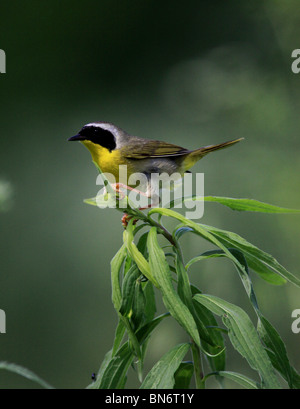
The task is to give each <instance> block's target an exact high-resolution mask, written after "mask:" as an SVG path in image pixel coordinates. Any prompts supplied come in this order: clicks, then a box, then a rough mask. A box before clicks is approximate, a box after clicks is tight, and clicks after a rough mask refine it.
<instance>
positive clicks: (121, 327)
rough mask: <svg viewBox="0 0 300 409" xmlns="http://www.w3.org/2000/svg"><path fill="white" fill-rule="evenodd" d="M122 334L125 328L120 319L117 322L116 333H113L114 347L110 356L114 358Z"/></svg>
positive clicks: (122, 336)
mask: <svg viewBox="0 0 300 409" xmlns="http://www.w3.org/2000/svg"><path fill="white" fill-rule="evenodd" d="M124 334H125V326H124V323H123V321H122V320H121V319H120V320H119V322H118V325H117V328H116V332H115V339H114V345H113V348H112V356H114V355H115V354H116V352H117V350H118V349H119V348H120V345H121V343H122V340H123V338H124Z"/></svg>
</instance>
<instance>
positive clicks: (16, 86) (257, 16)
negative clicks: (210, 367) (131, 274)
mask: <svg viewBox="0 0 300 409" xmlns="http://www.w3.org/2000/svg"><path fill="white" fill-rule="evenodd" d="M250 3H251V4H250ZM299 19H300V9H299V4H298V2H297V1H296V0H294V1H293V0H290V1H285V2H283V1H279V0H277V1H276V0H275V1H274V0H270V1H262V0H257V1H251V2H246V1H244V2H241V1H232V0H231V1H226V2H224V1H199V0H189V1H185V2H183V1H177V2H174V1H169V0H165V1H163V2H157V1H153V0H152V1H150V0H143V1H137V0H130V1H128V0H122V1H115V2H112V1H108V0H98V1H96V0H86V1H84V2H83V1H79V0H72V1H69V0H64V1H58V0H48V1H47V2H46V1H40V0H39V1H37V0H32V1H30V2H24V1H21V0H16V1H14V2H12V1H7V0H3V1H1V5H0V25H1V38H0V40H1V41H0V48H1V49H3V50H5V52H6V56H7V73H6V74H2V75H0V106H1V111H0V112H1V121H0V135H1V139H0V163H1V168H0V180H1V186H2V187H1V189H2V192H4V194H7V196H10V198H8V199H7V201H6V203H4V204H2V205H1V209H2V210H3V211H2V212H1V213H0V226H1V227H0V228H1V246H0V251H1V255H0V263H1V264H0V268H1V270H0V308H1V309H3V310H5V312H6V318H7V323H6V325H7V333H6V334H0V360H1V361H2V360H4V361H9V362H14V363H17V364H20V365H23V366H25V367H28V368H29V369H31V370H32V371H34V372H36V373H37V374H39V375H40V376H41V377H42V378H44V379H45V380H46V381H48V382H49V383H50V384H52V385H53V386H54V387H57V388H84V387H86V386H87V385H88V384H89V383H90V382H91V374H92V372H97V370H98V368H99V365H100V363H101V361H102V359H103V357H104V354H105V353H106V352H107V351H108V350H109V349H110V347H111V344H112V341H113V337H114V329H115V326H116V323H117V317H116V313H115V311H114V309H113V306H112V303H111V286H110V260H111V258H112V257H113V256H114V254H115V253H116V251H117V250H118V249H119V247H120V245H121V242H122V226H121V223H120V216H121V214H120V213H119V212H117V211H115V210H113V209H108V210H100V209H98V208H96V207H92V206H88V205H86V204H84V203H83V199H85V198H89V197H93V196H94V195H95V194H96V192H97V191H98V190H99V188H98V186H96V184H95V182H96V176H97V171H96V169H95V168H94V166H93V164H92V162H91V158H90V155H89V153H88V151H87V150H86V149H84V148H83V147H82V146H81V145H80V144H74V143H73V144H69V143H67V142H66V139H67V138H68V137H70V136H72V135H74V134H75V133H77V131H78V130H79V129H80V128H81V127H82V126H83V125H84V124H85V123H88V122H91V121H98V120H99V121H101V120H102V121H109V122H113V123H115V124H116V125H118V126H120V127H121V128H123V129H125V130H126V131H128V132H130V133H132V134H134V135H138V136H141V137H145V138H154V139H161V140H165V141H168V142H172V143H175V144H179V145H183V146H185V147H187V148H191V149H192V148H197V147H200V146H203V145H209V144H214V143H220V142H224V141H226V140H230V139H233V138H238V137H244V138H245V141H243V142H242V143H240V144H239V145H236V146H235V147H234V148H231V149H229V150H226V151H221V152H217V153H214V154H212V155H209V156H208V157H206V158H205V159H203V160H202V161H200V162H199V163H198V164H197V165H196V166H195V167H194V171H197V172H204V173H205V194H206V195H219V196H229V197H250V198H254V199H258V200H261V201H265V202H270V203H273V204H275V205H279V206H286V207H292V208H300V192H299V180H300V176H299V172H300V161H299V149H300V140H299V102H300V97H299V95H300V74H299V75H296V74H294V73H293V72H292V71H291V63H292V59H291V53H292V50H294V49H296V48H300V43H299V38H300V24H299ZM202 222H203V223H206V224H210V225H215V226H216V227H219V228H223V229H227V230H232V231H236V232H237V233H239V234H240V235H242V236H244V237H245V238H246V239H248V240H249V241H250V242H252V243H253V244H255V245H257V246H258V247H260V248H262V249H263V250H265V251H267V252H269V253H271V254H272V255H274V256H275V257H276V258H277V259H278V260H279V261H280V262H281V264H283V265H284V266H285V267H286V268H287V269H288V270H290V271H291V272H292V273H293V274H295V275H297V276H298V277H299V276H300V272H299V268H298V266H299V262H300V258H299V257H300V253H299V240H300V229H299V227H300V218H299V216H297V215H261V214H255V213H249V214H244V213H236V212H232V211H231V210H229V209H226V208H222V207H221V206H219V205H217V204H206V207H205V215H204V218H203V219H202ZM183 246H184V253H185V257H186V259H187V260H188V259H189V258H191V257H192V256H194V255H196V254H199V253H201V252H202V251H203V250H205V249H207V248H208V246H207V244H205V243H204V242H202V241H201V240H198V239H197V240H196V238H195V237H193V236H191V237H188V236H186V237H185V238H184V239H183ZM190 278H191V281H192V282H193V283H195V284H196V285H197V286H199V287H200V288H201V289H202V290H203V291H204V292H207V293H210V294H214V295H217V296H220V297H222V298H224V299H225V300H228V301H230V302H234V303H237V304H239V305H241V306H242V307H244V308H245V309H246V311H248V312H249V314H250V315H251V314H252V311H251V307H250V305H249V302H248V299H247V297H246V295H245V292H244V290H243V287H242V284H241V282H240V280H239V279H238V277H237V274H236V272H235V271H234V270H233V267H232V266H231V265H230V263H229V262H228V263H227V262H226V261H224V260H222V259H221V260H214V261H208V262H207V263H206V262H203V264H202V265H201V266H200V265H199V264H198V266H197V267H196V266H195V267H193V269H191V272H190ZM252 279H253V282H254V286H255V291H256V294H257V297H258V301H259V304H260V308H261V310H262V311H263V313H264V315H265V316H266V317H267V318H268V319H270V321H271V322H272V323H273V325H274V326H275V327H276V328H277V330H278V331H279V333H280V334H281V336H282V338H283V340H284V342H285V343H286V346H287V349H288V354H289V357H290V360H291V362H292V364H293V365H294V366H295V367H296V368H297V369H298V370H299V369H300V356H299V340H300V334H298V335H297V334H294V333H292V331H291V324H292V321H293V320H292V318H291V312H292V310H294V309H296V308H300V297H299V295H300V289H298V288H296V287H294V286H293V285H291V284H287V285H285V286H283V287H275V286H271V285H269V284H267V283H266V282H264V281H262V280H261V279H258V278H257V277H255V276H254V275H252ZM251 316H253V315H251ZM160 325H161V326H160V327H158V328H157V330H156V331H155V333H154V334H153V338H152V341H151V342H150V345H149V353H148V357H147V364H146V368H148V369H149V368H150V367H151V366H152V365H153V364H154V362H155V361H156V360H157V359H159V358H160V357H161V356H162V354H163V353H164V352H165V351H167V350H168V349H170V347H171V346H172V345H175V344H176V343H178V342H181V341H182V340H186V338H185V334H184V333H183V332H182V330H181V329H180V328H179V326H178V325H177V324H176V323H175V322H172V320H171V319H169V320H165V322H164V323H162V324H160ZM228 349H229V357H230V358H229V362H230V365H229V366H228V368H227V369H228V370H236V371H241V372H242V373H244V374H246V375H249V376H252V375H253V374H252V371H251V370H250V369H248V365H247V363H246V361H244V360H243V359H240V358H239V357H238V356H237V354H236V353H235V352H234V351H231V349H230V347H229V346H228ZM253 377H255V374H254V375H253ZM138 385H139V384H138V382H137V379H136V375H135V373H134V372H133V371H131V372H130V376H129V379H128V385H127V386H128V387H138ZM208 385H209V386H210V387H215V385H214V383H213V382H211V383H209V384H208ZM226 385H227V386H232V387H236V385H235V384H234V385H233V384H232V385H231V384H230V383H227V384H226ZM32 387H35V384H33V383H32V382H30V381H28V380H25V379H23V378H22V377H20V376H18V375H14V374H10V373H7V372H4V371H1V372H0V388H32Z"/></svg>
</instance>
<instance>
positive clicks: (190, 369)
mask: <svg viewBox="0 0 300 409" xmlns="http://www.w3.org/2000/svg"><path fill="white" fill-rule="evenodd" d="M193 374H194V365H193V363H192V362H181V364H180V365H179V368H178V369H177V371H176V372H175V373H174V378H175V385H174V389H189V387H190V383H191V379H192V376H193Z"/></svg>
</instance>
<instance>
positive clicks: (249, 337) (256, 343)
mask: <svg viewBox="0 0 300 409" xmlns="http://www.w3.org/2000/svg"><path fill="white" fill-rule="evenodd" d="M194 299H195V300H196V301H198V302H200V303H201V304H203V305H204V306H206V307H207V308H208V309H210V310H211V311H212V312H213V313H214V314H217V315H219V316H222V320H223V323H224V324H225V326H226V327H227V328H228V329H229V333H228V335H229V338H230V340H231V343H232V345H233V346H234V348H235V349H236V350H237V351H238V352H239V353H240V354H241V355H242V356H243V357H244V358H246V359H247V361H248V363H249V365H250V366H251V367H252V368H253V369H255V370H257V371H258V373H259V374H260V377H261V379H262V382H263V386H264V387H265V388H269V389H281V386H280V383H279V382H278V380H277V378H276V376H275V373H274V370H273V367H272V363H271V361H270V359H269V357H268V354H267V353H266V351H265V349H264V347H263V345H262V343H261V341H260V339H259V337H258V334H257V332H256V330H255V328H254V325H253V324H252V322H251V320H250V318H249V317H248V315H247V314H246V313H245V312H244V311H243V310H242V309H241V308H240V307H238V306H236V305H233V304H231V303H228V302H227V301H224V300H222V299H220V298H218V297H215V296H212V295H203V294H196V295H195V296H194Z"/></svg>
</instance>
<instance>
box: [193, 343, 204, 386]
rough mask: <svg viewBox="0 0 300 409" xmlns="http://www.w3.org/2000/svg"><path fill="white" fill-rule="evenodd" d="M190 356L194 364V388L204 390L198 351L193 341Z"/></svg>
mask: <svg viewBox="0 0 300 409" xmlns="http://www.w3.org/2000/svg"><path fill="white" fill-rule="evenodd" d="M192 355H193V362H194V376H195V383H196V388H197V389H205V382H204V377H203V372H202V360H201V355H200V349H199V347H198V346H197V345H196V344H195V342H194V341H192Z"/></svg>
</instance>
